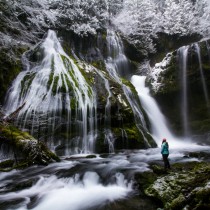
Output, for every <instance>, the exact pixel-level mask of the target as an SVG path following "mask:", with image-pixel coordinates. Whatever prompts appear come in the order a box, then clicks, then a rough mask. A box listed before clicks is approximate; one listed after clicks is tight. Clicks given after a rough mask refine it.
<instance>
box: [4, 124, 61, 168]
mask: <svg viewBox="0 0 210 210" xmlns="http://www.w3.org/2000/svg"><path fill="white" fill-rule="evenodd" d="M0 145H1V147H2V148H3V147H4V148H7V149H6V150H2V151H1V153H2V156H5V157H7V155H8V158H9V159H10V160H6V161H4V162H2V163H1V164H0V168H1V169H3V168H9V169H12V168H18V167H24V166H29V165H33V164H41V165H47V164H48V163H50V162H54V161H59V160H60V159H59V158H58V157H57V156H56V155H55V154H54V153H53V152H51V151H50V150H49V149H48V148H47V147H46V146H45V144H43V143H42V142H39V141H38V140H36V139H35V138H33V137H32V136H31V135H29V134H28V133H27V132H23V131H21V130H19V129H17V128H16V127H14V126H12V125H2V124H1V125H0ZM3 153H4V154H3ZM11 154H13V155H12V156H11Z"/></svg>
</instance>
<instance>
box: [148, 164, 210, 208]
mask: <svg viewBox="0 0 210 210" xmlns="http://www.w3.org/2000/svg"><path fill="white" fill-rule="evenodd" d="M172 167H173V170H172V171H169V172H168V173H166V174H165V175H156V179H155V181H154V182H153V183H152V184H150V186H148V185H147V186H146V187H145V188H144V193H145V194H146V195H147V196H149V197H150V198H152V199H154V200H156V201H157V202H159V203H160V207H164V209H167V210H175V209H208V208H209V207H210V196H209V195H210V186H209V182H210V163H206V162H190V163H176V164H174V165H173V166H172ZM148 179H149V178H148ZM149 180H150V182H149V183H151V179H149ZM153 180H154V177H153ZM147 183H148V182H147ZM161 203H162V204H161Z"/></svg>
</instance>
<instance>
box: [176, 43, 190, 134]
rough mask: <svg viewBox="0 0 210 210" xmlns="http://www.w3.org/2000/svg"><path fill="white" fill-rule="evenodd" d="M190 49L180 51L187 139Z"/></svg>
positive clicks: (184, 127)
mask: <svg viewBox="0 0 210 210" xmlns="http://www.w3.org/2000/svg"><path fill="white" fill-rule="evenodd" d="M188 48H189V46H183V47H181V48H180V49H179V50H178V54H179V57H180V58H179V61H180V63H179V65H180V67H179V68H180V70H181V72H182V81H181V82H182V99H181V101H182V106H181V109H182V118H183V129H184V135H185V137H187V136H189V125H188V102H187V61H188Z"/></svg>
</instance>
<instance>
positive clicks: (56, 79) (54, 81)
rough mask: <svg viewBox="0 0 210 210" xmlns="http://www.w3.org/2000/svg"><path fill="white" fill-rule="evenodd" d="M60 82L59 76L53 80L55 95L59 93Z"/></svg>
mask: <svg viewBox="0 0 210 210" xmlns="http://www.w3.org/2000/svg"><path fill="white" fill-rule="evenodd" d="M58 80H59V76H55V77H54V79H53V87H52V93H53V94H54V95H55V94H56V93H57V87H58Z"/></svg>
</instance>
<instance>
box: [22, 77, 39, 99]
mask: <svg viewBox="0 0 210 210" xmlns="http://www.w3.org/2000/svg"><path fill="white" fill-rule="evenodd" d="M35 76H36V73H28V74H26V75H25V77H24V78H23V80H21V93H20V96H22V95H24V94H25V93H26V92H27V91H28V88H29V87H30V85H31V83H32V81H33V79H34V77H35Z"/></svg>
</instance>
